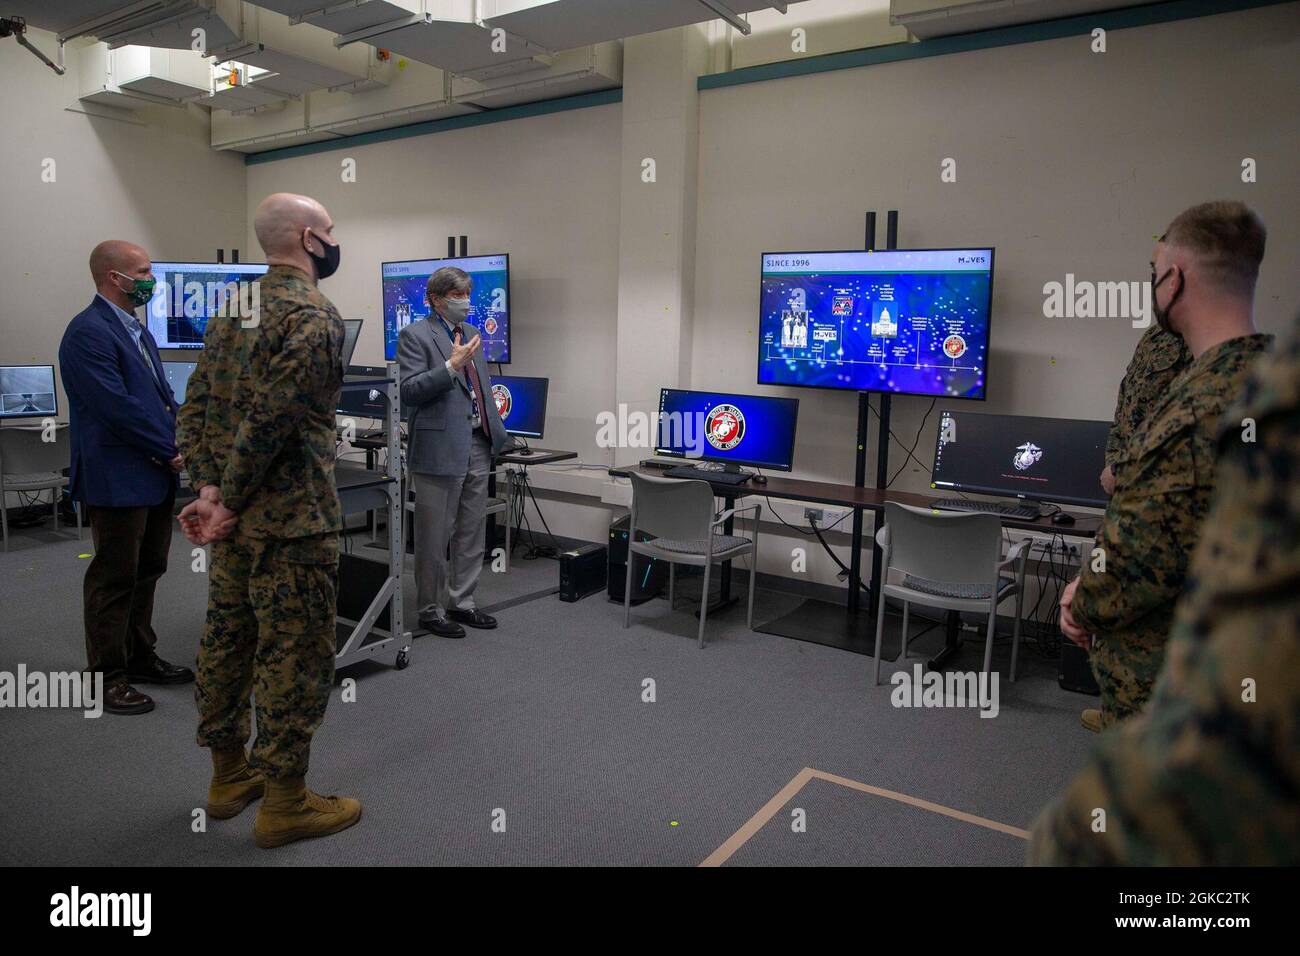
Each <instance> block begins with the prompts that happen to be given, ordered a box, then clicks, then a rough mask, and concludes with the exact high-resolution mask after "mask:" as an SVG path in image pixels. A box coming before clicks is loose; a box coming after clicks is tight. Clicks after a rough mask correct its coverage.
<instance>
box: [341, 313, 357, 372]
mask: <svg viewBox="0 0 1300 956" xmlns="http://www.w3.org/2000/svg"><path fill="white" fill-rule="evenodd" d="M360 335H361V319H344V320H343V368H344V369H347V368H349V367H350V366H351V365H352V353H353V352H355V351H356V350H357V339H358V337H360Z"/></svg>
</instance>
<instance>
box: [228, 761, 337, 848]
mask: <svg viewBox="0 0 1300 956" xmlns="http://www.w3.org/2000/svg"><path fill="white" fill-rule="evenodd" d="M360 819H361V801H360V800H353V799H352V798H351V797H322V796H321V795H320V794H318V793H313V792H312V791H310V790H308V789H307V783H306V781H305V780H304V779H303V778H302V777H283V778H281V779H275V778H271V779H269V780H267V782H266V799H264V800H263V801H262V803H261V804H260V805H259V806H258V808H257V819H256V820H255V821H254V822H253V842H254V843H256V844H257V845H258V846H260V847H261V848H262V849H263V850H269V849H270V848H271V847H273V846H284V845H285V844H286V843H292V842H294V841H295V840H305V839H308V838H309V837H322V836H329V835H330V834H331V833H338V832H339V831H340V830H346V829H347V828H348V827H350V826H352V824H354V823H356V822H357V821H358V820H360Z"/></svg>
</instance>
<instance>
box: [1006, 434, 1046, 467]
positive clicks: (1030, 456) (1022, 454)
mask: <svg viewBox="0 0 1300 956" xmlns="http://www.w3.org/2000/svg"><path fill="white" fill-rule="evenodd" d="M1016 452H1017V454H1016V457H1015V458H1012V459H1011V464H1013V465H1015V466H1016V471H1026V470H1028V469H1029V468H1031V467H1032V466H1033V465H1034V464H1035V463H1036V462H1037V461H1038V459H1040V458H1042V457H1043V450H1042V449H1041V448H1039V447H1038V446H1037V445H1035V444H1034V443H1033V442H1028V441H1027V442H1025V443H1024V444H1023V445H1020V446H1018V447H1017V448H1016Z"/></svg>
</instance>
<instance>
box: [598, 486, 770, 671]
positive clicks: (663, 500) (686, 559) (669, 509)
mask: <svg viewBox="0 0 1300 956" xmlns="http://www.w3.org/2000/svg"><path fill="white" fill-rule="evenodd" d="M628 477H629V478H631V479H632V520H631V522H630V525H629V527H628V532H627V541H628V545H627V547H628V556H627V581H626V582H625V583H624V585H623V626H624V627H627V626H629V625H630V624H631V621H632V566H633V565H634V564H635V563H636V562H635V560H634V558H633V555H634V554H643V555H645V556H647V557H650V558H655V559H657V560H659V561H666V562H667V563H668V609H669V610H670V611H671V610H672V609H673V605H674V597H675V592H674V585H675V583H676V576H677V574H676V572H677V569H676V566H677V565H679V564H689V565H692V566H694V567H703V568H704V593H703V596H702V597H701V598H700V636H699V646H700V647H703V646H704V619H705V616H706V614H707V613H708V608H709V575H710V569H711V567H712V566H713V562H714V561H730V560H732V559H734V558H739V557H744V556H745V555H749V556H750V563H749V613H748V616H747V617H746V618H745V624H746V626H747V627H749V628H750V629H752V628H753V627H754V573H755V571H756V570H757V569H758V517H759V515H760V514H761V513H762V507H761V506H760V505H750V506H749V507H748V508H730V509H728V510H726V511H724V512H722V513H721V514H719V515H714V513H713V489H711V488H710V487H709V483H708V482H707V481H680V480H678V479H676V478H652V477H650V476H647V475H638V474H637V473H636V472H632V473H631V474H629V475H628ZM751 511H752V512H753V513H754V534H753V536H752V537H749V538H745V537H742V536H739V535H728V534H722V533H720V531H719V529H721V528H722V526H723V524H724V523H725V522H726V520H727V519H728V518H733V517H735V516H736V515H740V514H745V513H746V512H751ZM638 532H641V533H644V534H648V535H653V537H654V540H652V541H638V540H637V538H636V536H637V533H638Z"/></svg>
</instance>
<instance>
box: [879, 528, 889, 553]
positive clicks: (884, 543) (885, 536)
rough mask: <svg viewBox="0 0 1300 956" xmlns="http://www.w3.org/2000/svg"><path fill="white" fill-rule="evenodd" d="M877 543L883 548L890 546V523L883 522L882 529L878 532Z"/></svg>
mask: <svg viewBox="0 0 1300 956" xmlns="http://www.w3.org/2000/svg"><path fill="white" fill-rule="evenodd" d="M876 544H878V545H880V547H881V548H888V547H889V525H887V524H882V525H881V526H880V530H879V531H877V532H876Z"/></svg>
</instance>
